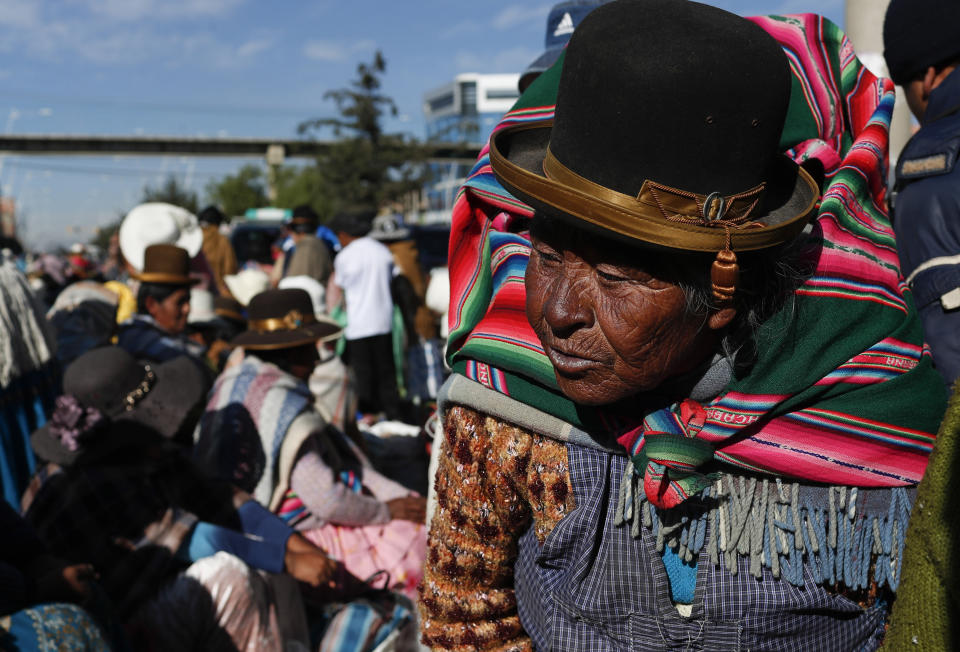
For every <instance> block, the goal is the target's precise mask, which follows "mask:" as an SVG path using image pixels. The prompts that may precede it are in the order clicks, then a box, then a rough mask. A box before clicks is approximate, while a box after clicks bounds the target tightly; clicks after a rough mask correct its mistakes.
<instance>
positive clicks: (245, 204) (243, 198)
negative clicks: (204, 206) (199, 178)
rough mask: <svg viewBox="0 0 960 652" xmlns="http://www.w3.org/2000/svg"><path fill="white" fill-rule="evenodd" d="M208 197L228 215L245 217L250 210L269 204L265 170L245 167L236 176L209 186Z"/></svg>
mask: <svg viewBox="0 0 960 652" xmlns="http://www.w3.org/2000/svg"><path fill="white" fill-rule="evenodd" d="M206 195H207V198H208V200H209V201H210V203H212V204H216V205H218V206H219V207H220V209H221V210H222V211H223V212H224V214H226V215H227V217H234V216H236V215H243V214H244V213H245V212H246V211H247V209H248V208H260V207H262V206H266V205H268V204H269V200H268V199H267V188H266V180H265V178H264V174H263V170H261V169H260V168H259V167H258V166H256V165H244V166H243V167H242V168H240V170H239V171H238V172H237V173H236V174H234V175H227V176H226V177H224V178H222V179H220V180H219V181H211V182H210V183H208V184H207V187H206Z"/></svg>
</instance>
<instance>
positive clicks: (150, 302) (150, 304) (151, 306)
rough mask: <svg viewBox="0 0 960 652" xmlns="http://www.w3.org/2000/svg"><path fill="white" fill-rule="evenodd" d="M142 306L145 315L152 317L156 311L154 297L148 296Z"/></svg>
mask: <svg viewBox="0 0 960 652" xmlns="http://www.w3.org/2000/svg"><path fill="white" fill-rule="evenodd" d="M143 305H144V307H146V309H147V314H148V315H150V316H151V317H153V316H154V313H155V312H156V311H157V300H156V299H155V298H154V297H150V296H148V297H147V298H146V300H145V301H144V302H143Z"/></svg>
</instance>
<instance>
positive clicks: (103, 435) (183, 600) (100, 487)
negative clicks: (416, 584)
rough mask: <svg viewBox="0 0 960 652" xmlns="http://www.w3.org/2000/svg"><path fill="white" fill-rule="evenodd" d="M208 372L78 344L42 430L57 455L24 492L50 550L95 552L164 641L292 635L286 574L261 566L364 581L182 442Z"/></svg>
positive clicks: (81, 556)
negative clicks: (277, 593) (194, 457)
mask: <svg viewBox="0 0 960 652" xmlns="http://www.w3.org/2000/svg"><path fill="white" fill-rule="evenodd" d="M204 386H205V380H204V378H203V376H202V373H201V372H200V371H199V370H198V369H197V368H196V366H195V365H194V364H193V363H192V362H190V361H189V360H187V359H186V358H184V357H180V358H177V359H175V360H172V361H170V362H166V363H161V364H159V365H150V364H147V365H144V364H143V363H139V362H137V361H136V360H134V359H133V358H132V357H131V356H130V355H129V354H128V353H126V352H125V351H123V350H122V349H119V348H117V347H106V348H101V349H95V350H93V351H90V352H88V353H86V354H84V355H83V356H81V357H80V358H78V359H77V360H76V361H75V362H74V363H73V364H72V365H71V366H70V367H69V368H68V369H67V371H66V373H65V375H64V391H65V392H66V393H65V394H64V395H63V396H61V397H59V398H58V399H57V407H56V410H55V411H54V413H53V415H52V417H51V419H50V421H49V422H48V424H47V425H46V426H44V427H43V428H41V429H39V430H38V431H36V432H35V433H34V434H33V436H32V438H31V441H32V444H33V447H34V450H35V452H36V454H37V456H38V457H39V458H40V459H42V460H44V461H46V462H47V464H46V465H45V466H43V467H41V469H40V470H39V471H38V473H37V475H36V476H35V478H34V481H33V482H32V483H31V486H30V488H29V489H28V493H27V495H26V496H25V498H24V501H23V504H24V509H25V514H26V518H27V520H28V521H30V523H31V524H32V525H33V527H34V528H35V529H36V531H37V534H38V536H39V538H40V539H41V540H42V541H43V542H44V543H45V544H46V545H47V546H48V547H49V548H50V549H51V551H53V552H55V553H56V554H58V555H59V556H62V557H63V558H64V559H68V560H74V561H88V562H90V563H92V564H93V567H94V568H95V569H96V571H97V572H98V573H99V576H100V578H101V580H102V583H103V586H104V588H105V589H106V592H107V594H108V595H109V596H110V598H111V600H112V603H113V605H114V607H115V608H116V611H117V616H118V617H119V618H120V620H121V621H122V622H124V623H126V624H127V625H128V626H130V628H131V629H132V630H133V631H136V632H137V633H138V635H142V636H145V637H147V638H149V639H151V640H153V641H154V642H155V644H157V645H160V647H162V648H164V649H171V646H173V645H174V641H176V640H177V637H178V636H182V635H184V632H192V634H193V635H194V636H195V637H196V640H193V641H190V642H191V643H192V644H201V642H202V641H203V640H204V639H203V637H209V638H208V639H206V643H207V644H208V645H209V647H206V646H203V647H204V649H219V648H218V647H217V646H219V645H221V643H222V641H221V642H217V641H218V639H217V638H216V637H217V636H222V635H223V633H224V632H226V634H227V635H228V636H229V637H230V638H231V639H232V643H233V644H236V646H237V649H247V648H246V645H247V644H248V643H250V642H251V641H253V642H258V641H259V643H258V644H262V645H263V646H264V647H262V648H258V649H277V650H280V649H285V648H283V647H282V644H283V642H284V637H285V636H288V634H289V636H290V637H292V639H293V640H297V639H298V638H300V639H304V640H305V634H304V633H303V632H300V633H297V632H292V633H289V632H277V631H272V630H275V629H276V605H275V604H274V602H273V598H271V597H270V596H271V591H272V590H273V589H270V588H269V585H270V584H271V583H272V582H273V580H269V581H268V580H265V579H264V578H261V577H260V575H258V574H257V572H256V570H254V569H261V570H265V571H270V572H272V573H282V572H283V571H287V572H288V573H290V574H291V575H293V576H294V577H295V578H296V579H298V580H300V581H303V582H306V583H308V584H311V585H313V586H323V585H324V583H326V582H331V581H334V580H336V581H337V582H338V584H339V585H340V586H341V587H344V586H345V587H347V591H348V592H349V590H350V587H352V586H354V585H353V584H352V583H351V579H350V578H348V577H346V576H345V574H343V573H341V572H340V571H339V570H338V565H337V564H336V563H335V562H333V561H332V560H331V559H330V558H329V557H327V556H326V555H325V554H324V553H323V552H322V551H320V550H319V549H317V548H316V547H315V546H313V545H312V544H310V543H308V542H307V541H306V540H305V539H303V538H302V537H300V536H299V535H295V534H294V533H293V531H292V530H291V529H290V528H289V527H287V526H286V525H285V524H284V523H283V522H282V521H280V520H279V519H277V518H276V517H275V516H273V515H272V514H270V513H269V512H267V511H266V510H264V509H263V508H262V507H260V506H259V504H257V503H256V501H254V500H252V499H251V497H250V496H249V495H247V494H244V493H243V492H241V491H239V490H237V489H235V488H233V487H231V486H230V485H228V484H227V483H224V482H221V481H214V480H210V479H208V478H206V477H205V476H203V475H202V474H201V473H200V472H199V471H198V470H197V469H196V468H195V467H194V466H193V465H192V463H191V462H190V461H189V460H188V459H186V458H185V457H184V456H183V455H182V454H181V453H180V451H179V449H178V448H175V447H171V446H170V441H171V440H173V439H175V438H178V433H180V432H182V431H187V432H190V431H192V430H193V427H194V425H195V423H196V419H197V418H198V416H199V412H200V409H202V406H203V398H204V391H203V390H204ZM222 553H227V554H225V555H224V554H222ZM191 563H193V565H192V566H191ZM197 564H199V565H197ZM183 573H186V574H183ZM281 582H282V581H281ZM229 587H233V588H229ZM275 588H279V585H277V587H275ZM231 591H232V592H233V593H234V595H233V598H232V599H231V598H230V592H231ZM225 592H226V593H225ZM218 595H221V596H222V600H223V604H222V605H221V606H220V607H217V608H215V605H214V604H213V603H214V602H216V600H214V598H216V596H218ZM341 595H342V594H341ZM211 596H212V597H211ZM198 601H199V602H198ZM225 605H231V609H225V608H224V606H225ZM231 613H232V614H234V615H233V616H231ZM238 614H246V617H240V618H238V616H237V615H238ZM258 614H259V615H258ZM157 641H161V642H164V641H165V643H162V644H161V643H156V642H157Z"/></svg>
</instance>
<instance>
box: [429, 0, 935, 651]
mask: <svg viewBox="0 0 960 652" xmlns="http://www.w3.org/2000/svg"><path fill="white" fill-rule="evenodd" d="M564 57H565V58H564V60H563V61H562V63H561V64H560V65H558V66H557V67H555V68H554V69H551V70H548V71H547V72H545V73H544V74H543V75H542V76H541V77H539V78H538V79H537V80H535V81H534V82H533V83H532V84H531V85H530V87H529V88H528V89H527V91H526V93H524V95H523V96H521V98H520V100H519V101H518V104H517V105H516V106H515V108H514V110H512V111H511V112H508V114H507V115H506V117H505V118H504V121H503V122H502V123H501V126H500V128H498V129H496V130H494V133H493V135H492V137H491V141H490V147H489V158H488V157H487V155H486V154H485V155H484V156H483V157H482V158H481V159H480V160H479V161H478V163H477V165H476V167H475V170H474V172H473V173H472V174H471V175H469V176H468V177H467V179H468V180H467V182H466V183H465V187H464V189H463V192H461V193H460V194H459V195H458V204H457V206H456V207H455V208H454V211H453V225H452V229H451V232H452V233H453V235H452V237H451V252H450V281H451V282H450V285H451V301H450V307H451V314H450V323H451V333H450V339H449V348H448V359H449V362H450V364H451V366H452V368H453V370H454V374H453V375H452V376H451V379H450V380H448V381H447V383H446V384H445V385H444V388H443V390H442V392H441V410H440V411H441V413H442V414H443V415H444V425H443V428H442V433H443V437H442V441H441V442H438V446H437V450H439V453H438V456H439V458H438V465H437V466H438V471H437V474H436V485H435V489H436V511H435V513H434V515H433V518H432V520H431V524H430V537H429V553H428V555H427V560H428V561H427V569H426V571H425V574H424V581H423V583H422V584H421V590H420V595H421V614H422V621H421V622H422V627H423V632H424V637H423V640H424V642H425V643H427V644H428V645H430V646H431V647H434V648H439V649H453V650H531V649H537V650H562V651H566V650H604V651H621V650H692V649H696V650H713V651H721V650H722V651H727V650H873V649H876V648H877V647H878V646H879V645H880V644H881V642H882V639H883V636H884V632H885V621H886V618H887V614H888V613H889V609H890V603H891V601H892V599H893V597H894V595H895V592H896V591H897V589H898V586H899V582H900V570H901V566H902V565H903V560H904V558H905V557H904V543H903V542H904V534H905V532H906V526H907V523H908V521H909V520H910V519H911V506H912V501H913V499H914V496H915V492H916V489H915V487H916V485H917V483H918V482H919V480H920V478H921V477H922V476H923V474H924V472H925V469H926V467H927V460H928V457H929V454H930V451H931V449H932V447H933V442H934V439H935V434H934V433H936V430H937V427H938V424H939V421H940V419H941V416H942V414H943V409H944V406H945V396H944V392H943V390H942V387H940V385H939V382H940V381H939V376H938V374H937V373H936V371H935V369H933V367H932V363H931V360H930V356H929V354H928V352H925V349H924V345H923V334H922V330H921V328H920V323H919V319H918V316H917V312H916V309H915V307H914V304H913V301H912V295H911V294H910V292H909V290H907V289H905V286H904V284H903V276H902V274H900V270H899V267H898V260H897V256H896V249H895V241H894V238H893V232H892V229H891V226H890V221H889V217H888V215H887V214H886V209H885V206H886V197H885V193H886V184H885V178H884V177H885V172H886V168H887V160H886V152H887V150H886V148H887V142H888V125H889V118H890V112H891V110H892V107H893V103H894V97H895V96H894V93H893V87H892V85H891V84H890V82H889V81H888V80H884V79H880V78H876V77H874V76H873V75H872V74H871V73H870V72H869V71H867V70H866V69H865V68H863V67H862V66H861V65H860V63H859V61H857V59H856V56H855V54H854V51H853V48H852V47H851V45H850V43H849V42H848V41H847V39H846V37H845V36H844V35H843V33H842V32H840V30H839V29H838V28H837V27H836V26H834V25H832V24H831V23H829V22H828V21H826V20H825V19H821V18H819V17H817V16H814V15H811V14H806V15H797V16H786V17H782V16H772V17H756V18H751V19H745V18H741V17H738V16H736V15H733V14H731V13H728V12H725V11H722V10H720V9H717V8H714V7H710V6H707V5H703V4H699V3H696V2H687V1H685V0H642V1H641V0H615V1H614V2H610V3H608V4H604V5H602V6H600V7H598V8H596V9H594V10H593V11H592V12H590V13H589V14H588V15H587V16H586V17H585V18H584V19H583V20H582V22H581V23H580V24H579V26H577V29H576V31H575V32H574V33H573V35H572V36H571V38H570V42H569V45H568V46H567V49H566V51H565V55H564ZM551 84H552V85H551ZM554 89H555V94H554V93H553V91H554ZM554 102H555V109H553V107H552V105H553V103H554ZM551 113H552V119H548V118H550V114H551ZM505 212H506V213H507V215H504V213H505ZM531 218H532V219H531ZM502 224H506V225H508V226H507V227H502V226H501V225H502ZM528 229H529V231H528ZM917 508H918V509H923V505H922V504H921V502H919V501H918V502H917ZM928 509H930V508H929V507H928ZM907 545H908V546H909V542H908V544H907Z"/></svg>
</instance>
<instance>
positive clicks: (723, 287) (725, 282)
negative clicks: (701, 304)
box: [710, 244, 740, 308]
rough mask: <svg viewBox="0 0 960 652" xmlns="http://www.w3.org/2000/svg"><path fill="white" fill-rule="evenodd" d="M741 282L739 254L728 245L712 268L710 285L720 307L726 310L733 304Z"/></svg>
mask: <svg viewBox="0 0 960 652" xmlns="http://www.w3.org/2000/svg"><path fill="white" fill-rule="evenodd" d="M739 280H740V265H738V264H737V254H735V253H733V251H732V250H731V249H730V245H729V244H728V245H727V246H726V247H725V248H724V249H722V250H721V251H718V252H717V257H716V258H715V259H714V261H713V266H712V267H711V268H710V284H711V287H712V289H713V298H714V300H715V301H716V302H717V306H718V307H720V308H725V307H727V306H729V305H730V304H731V303H733V295H734V293H735V292H736V291H737V282H738V281H739Z"/></svg>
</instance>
